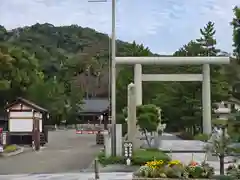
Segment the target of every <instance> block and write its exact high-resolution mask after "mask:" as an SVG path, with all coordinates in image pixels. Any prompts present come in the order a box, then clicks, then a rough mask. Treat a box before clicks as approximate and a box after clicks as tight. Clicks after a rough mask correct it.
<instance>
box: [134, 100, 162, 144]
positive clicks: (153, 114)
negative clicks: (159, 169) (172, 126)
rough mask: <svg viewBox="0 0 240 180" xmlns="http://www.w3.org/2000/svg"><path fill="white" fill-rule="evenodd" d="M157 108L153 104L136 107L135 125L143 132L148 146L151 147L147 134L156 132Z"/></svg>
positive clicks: (157, 122) (157, 121)
mask: <svg viewBox="0 0 240 180" xmlns="http://www.w3.org/2000/svg"><path fill="white" fill-rule="evenodd" d="M159 122H160V120H159V115H158V108H157V106H156V105H154V104H146V105H141V106H138V107H137V125H138V126H139V128H140V130H141V132H143V133H144V135H145V137H146V140H147V143H148V146H149V147H151V141H150V140H149V138H148V136H147V134H148V133H152V132H156V131H157V127H158V124H159Z"/></svg>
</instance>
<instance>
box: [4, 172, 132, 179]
mask: <svg viewBox="0 0 240 180" xmlns="http://www.w3.org/2000/svg"><path fill="white" fill-rule="evenodd" d="M99 176H100V180H132V173H116V172H112V173H100V174H99ZM0 179H1V180H13V179H14V180H43V179H48V180H94V173H60V174H19V175H0Z"/></svg>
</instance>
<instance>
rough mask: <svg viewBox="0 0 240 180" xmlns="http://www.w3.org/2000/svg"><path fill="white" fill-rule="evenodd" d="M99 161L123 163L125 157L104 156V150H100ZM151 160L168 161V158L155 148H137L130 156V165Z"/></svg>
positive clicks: (137, 164) (104, 163)
mask: <svg viewBox="0 0 240 180" xmlns="http://www.w3.org/2000/svg"><path fill="white" fill-rule="evenodd" d="M98 159H99V162H100V163H101V164H102V165H108V164H125V163H126V158H125V157H123V156H122V157H119V156H117V157H107V158H106V157H105V154H104V152H101V153H100V154H99V155H98ZM153 160H163V161H169V160H170V158H169V156H168V155H167V154H165V153H163V152H161V151H159V150H157V149H147V150H145V149H139V150H137V151H136V152H134V153H133V157H132V165H136V166H141V165H144V164H145V163H146V162H148V161H153Z"/></svg>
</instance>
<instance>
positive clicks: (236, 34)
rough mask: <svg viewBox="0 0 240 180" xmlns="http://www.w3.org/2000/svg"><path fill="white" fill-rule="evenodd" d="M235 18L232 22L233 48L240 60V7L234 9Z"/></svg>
mask: <svg viewBox="0 0 240 180" xmlns="http://www.w3.org/2000/svg"><path fill="white" fill-rule="evenodd" d="M233 13H234V18H233V20H232V22H231V24H232V26H233V46H234V55H235V56H236V57H237V59H238V61H239V60H240V7H238V6H236V7H235V8H234V9H233Z"/></svg>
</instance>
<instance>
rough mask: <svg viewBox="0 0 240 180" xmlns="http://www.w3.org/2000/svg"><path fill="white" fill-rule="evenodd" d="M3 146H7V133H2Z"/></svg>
mask: <svg viewBox="0 0 240 180" xmlns="http://www.w3.org/2000/svg"><path fill="white" fill-rule="evenodd" d="M2 144H3V145H6V144H7V133H6V132H3V133H2Z"/></svg>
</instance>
